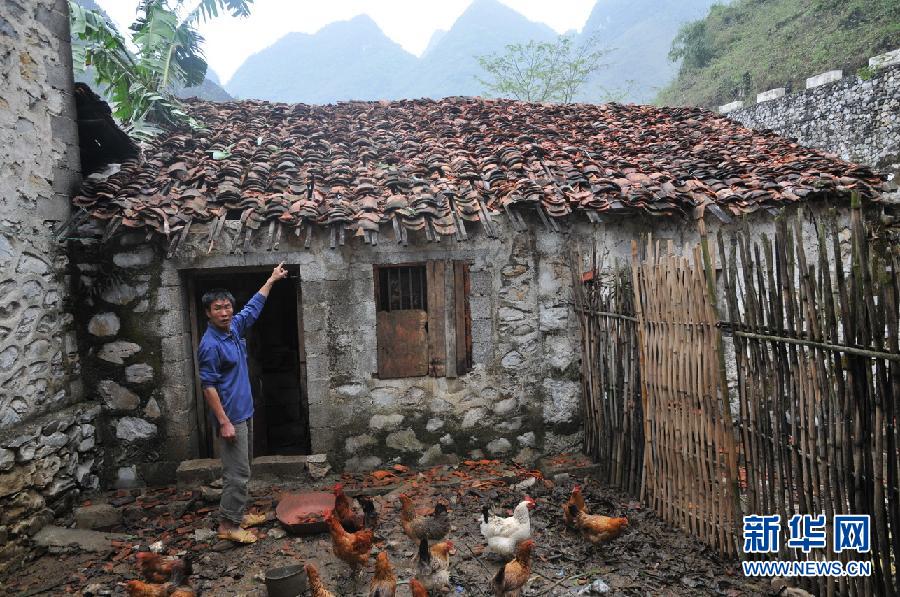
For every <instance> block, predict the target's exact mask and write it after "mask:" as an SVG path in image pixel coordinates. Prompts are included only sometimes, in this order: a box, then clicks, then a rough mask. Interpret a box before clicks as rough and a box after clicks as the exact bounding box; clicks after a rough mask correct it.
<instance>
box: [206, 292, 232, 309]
mask: <svg viewBox="0 0 900 597" xmlns="http://www.w3.org/2000/svg"><path fill="white" fill-rule="evenodd" d="M200 300H201V301H202V302H203V310H204V311H209V308H210V307H211V306H212V304H213V303H214V302H216V301H231V306H232V308H234V295H233V294H231V293H230V292H228V291H227V290H225V289H224V288H213V289H212V290H208V291H206V292H205V293H204V294H203V298H202V299H200Z"/></svg>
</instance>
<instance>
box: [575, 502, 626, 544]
mask: <svg viewBox="0 0 900 597" xmlns="http://www.w3.org/2000/svg"><path fill="white" fill-rule="evenodd" d="M569 514H570V515H571V516H572V520H574V521H575V528H576V529H578V530H579V531H581V535H582V536H583V537H584V538H585V539H587V540H588V541H590V542H591V543H593V544H594V545H598V544H600V543H605V542H607V541H609V540H611V539H615V538H616V537H618V536H619V535H621V534H622V533H623V532H624V531H625V528H626V527H627V526H628V519H627V518H625V517H621V518H612V517H609V516H600V515H599V514H588V513H587V512H585V511H584V510H579V509H578V506H576V505H575V504H569Z"/></svg>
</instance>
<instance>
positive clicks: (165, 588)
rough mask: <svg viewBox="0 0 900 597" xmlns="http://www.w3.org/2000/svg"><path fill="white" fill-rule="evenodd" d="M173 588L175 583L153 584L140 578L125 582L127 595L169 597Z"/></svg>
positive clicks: (135, 596) (132, 596)
mask: <svg viewBox="0 0 900 597" xmlns="http://www.w3.org/2000/svg"><path fill="white" fill-rule="evenodd" d="M174 590H175V585H173V584H172V583H170V582H167V583H165V584H155V583H149V582H144V581H142V580H129V581H128V582H127V583H125V593H126V594H127V595H128V597H169V594H170V593H172V591H174Z"/></svg>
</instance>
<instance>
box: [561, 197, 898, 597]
mask: <svg viewBox="0 0 900 597" xmlns="http://www.w3.org/2000/svg"><path fill="white" fill-rule="evenodd" d="M701 238H702V240H701V243H700V244H699V245H698V246H696V247H694V248H693V250H692V251H691V253H690V257H689V258H685V257H681V256H676V255H674V254H673V250H672V246H671V244H668V245H667V246H666V247H661V246H660V244H659V242H653V241H651V240H649V239H647V240H646V242H644V241H642V242H641V243H640V244H638V243H637V242H635V243H634V245H633V258H632V271H631V275H630V276H628V275H623V273H622V272H621V271H613V272H611V273H607V274H606V275H604V274H603V273H602V272H601V271H600V269H599V267H598V265H597V263H596V259H595V260H594V264H593V273H592V275H591V279H592V282H591V283H590V285H588V286H586V285H585V284H584V282H583V280H582V279H581V276H580V273H579V274H578V275H577V276H576V278H575V280H574V282H575V284H574V286H575V293H574V296H575V307H576V312H577V314H578V315H579V319H580V322H581V329H582V353H583V354H582V357H583V358H582V375H583V384H584V393H583V396H584V398H583V400H584V402H583V408H584V415H585V447H586V451H587V452H588V453H589V454H590V455H591V456H592V457H594V459H595V460H596V461H597V462H599V463H601V464H604V467H603V471H602V475H603V476H605V480H606V481H607V482H608V483H610V484H611V485H617V486H619V487H623V488H625V489H627V490H628V491H630V492H631V493H633V494H637V493H638V489H639V490H640V491H639V493H640V495H641V497H642V500H643V501H644V502H645V503H646V504H648V505H649V506H651V507H653V508H654V509H655V510H656V511H657V512H658V513H659V514H660V516H661V517H662V518H663V519H665V520H667V521H669V522H672V523H674V524H678V525H680V526H682V527H683V528H685V529H686V530H687V531H688V532H690V533H691V534H692V535H694V536H695V537H697V538H698V539H700V540H702V541H704V542H706V543H707V544H709V545H711V546H713V547H715V548H716V549H717V550H719V551H720V553H722V554H723V555H731V556H733V555H742V557H746V556H744V555H743V554H740V546H741V539H742V528H741V527H740V526H739V525H738V524H737V521H738V520H740V518H741V516H742V515H747V514H780V515H781V520H782V524H783V525H786V524H787V521H788V520H789V519H790V518H791V516H793V515H794V514H813V515H818V514H823V513H824V514H825V515H826V518H827V520H828V524H829V527H828V533H827V540H828V543H827V547H826V549H824V550H813V551H811V552H810V553H809V554H804V553H803V552H802V551H800V550H789V549H787V548H786V546H785V540H784V539H782V541H781V551H780V553H778V554H772V557H773V558H777V559H782V560H804V559H811V560H835V559H841V560H844V561H848V560H849V559H859V560H867V561H871V562H872V566H873V574H872V576H871V577H869V578H855V579H854V578H849V577H843V578H834V579H825V578H820V579H817V580H816V579H814V580H810V581H807V582H806V587H807V588H808V589H810V590H814V591H815V592H817V593H818V594H819V595H829V596H830V595H860V596H862V595H886V596H898V595H900V585H898V575H897V565H898V557H900V454H898V446H900V427H898V422H900V347H898V335H900V331H898V320H900V276H898V271H900V270H898V260H897V258H896V256H892V255H890V254H887V253H885V254H879V253H878V252H876V251H873V250H872V248H871V247H870V245H869V240H868V239H869V233H868V231H867V230H866V227H865V225H864V224H863V221H862V217H861V214H860V210H859V207H858V201H856V202H855V203H854V209H853V210H852V212H851V218H850V236H849V239H848V238H847V237H843V238H844V240H843V241H842V240H841V234H839V230H838V227H837V224H836V222H835V221H834V220H832V221H828V222H825V221H820V222H816V223H815V224H814V225H813V227H812V228H811V233H810V234H808V235H806V236H804V230H803V226H802V224H801V220H800V218H795V219H792V220H790V221H788V220H786V219H781V220H779V221H778V222H777V224H776V229H775V233H774V235H772V236H771V238H770V236H768V235H760V236H758V237H757V238H756V239H754V238H753V237H752V236H751V234H750V233H749V231H748V230H746V229H744V230H742V231H738V232H737V233H735V234H733V235H732V236H731V237H730V238H729V239H727V240H726V239H725V238H723V237H722V235H721V234H720V235H719V238H718V242H717V243H713V244H714V245H717V247H716V246H714V247H713V248H712V249H710V247H709V241H708V240H707V238H706V236H705V234H704V233H703V230H702V227H701ZM816 245H817V247H818V248H817V249H816V248H813V249H811V250H810V251H809V254H808V250H807V247H815V246H816ZM716 261H718V262H719V264H720V265H721V275H720V276H719V281H718V284H719V285H720V287H719V288H718V291H717V288H716V285H717V282H716V275H715V274H714V272H715V271H717V269H718V268H717V267H716V263H715V262H716ZM579 263H580V262H579ZM573 272H574V268H573ZM629 278H630V280H629ZM629 281H630V283H631V284H630V286H629V284H628V282H629ZM629 295H631V296H629ZM719 296H723V297H724V299H723V300H722V306H721V308H720V306H719V305H718V304H717V303H718V300H719V299H718V297H719ZM723 331H724V333H725V336H726V338H725V341H726V342H729V343H731V344H732V345H733V347H734V359H735V368H736V376H737V379H736V382H737V383H736V385H737V390H736V392H735V393H734V395H733V396H729V395H728V392H727V382H726V380H727V376H726V363H725V355H724V353H725V350H724V349H725V344H724V342H723V337H722V333H723ZM635 363H637V364H638V366H635ZM640 443H642V444H643V445H640ZM636 459H638V460H637V461H639V462H641V463H642V464H641V466H640V467H639V468H640V470H638V467H636V465H635V463H636V462H637V461H636ZM641 459H642V460H641ZM639 476H640V482H639V483H638V481H637V479H638V477H639ZM837 514H868V515H869V516H870V517H871V529H872V535H871V547H872V549H871V553H867V554H856V553H855V552H849V551H844V552H841V553H840V554H837V553H834V551H833V539H834V538H833V532H832V527H831V523H832V521H833V517H834V516H835V515H837ZM783 534H784V533H783Z"/></svg>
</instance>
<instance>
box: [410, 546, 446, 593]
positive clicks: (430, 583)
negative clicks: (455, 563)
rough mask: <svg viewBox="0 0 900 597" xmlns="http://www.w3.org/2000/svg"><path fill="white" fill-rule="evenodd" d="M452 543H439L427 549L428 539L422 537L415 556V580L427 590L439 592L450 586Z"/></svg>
mask: <svg viewBox="0 0 900 597" xmlns="http://www.w3.org/2000/svg"><path fill="white" fill-rule="evenodd" d="M451 549H453V541H441V542H440V543H435V544H434V545H432V546H431V548H429V547H428V539H426V538H425V537H422V540H421V541H420V542H419V553H418V554H416V578H418V579H419V582H421V583H422V586H423V587H424V588H426V589H428V590H432V591H440V590H441V589H443V588H444V587H445V586H447V585H448V584H450V550H451Z"/></svg>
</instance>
